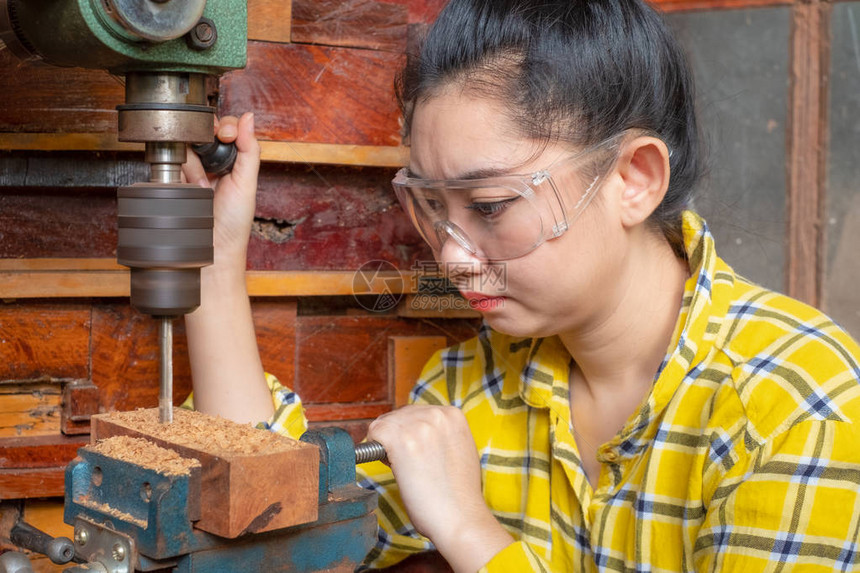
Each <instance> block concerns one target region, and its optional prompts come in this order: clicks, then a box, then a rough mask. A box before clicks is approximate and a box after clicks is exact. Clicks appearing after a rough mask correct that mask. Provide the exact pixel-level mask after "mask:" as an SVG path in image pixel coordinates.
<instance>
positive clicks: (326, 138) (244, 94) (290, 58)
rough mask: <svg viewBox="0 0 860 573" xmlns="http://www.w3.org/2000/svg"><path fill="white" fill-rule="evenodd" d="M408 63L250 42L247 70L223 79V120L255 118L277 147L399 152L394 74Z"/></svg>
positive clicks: (378, 55) (380, 55)
mask: <svg viewBox="0 0 860 573" xmlns="http://www.w3.org/2000/svg"><path fill="white" fill-rule="evenodd" d="M402 61H403V56H402V55H400V54H395V53H390V52H379V51H373V50H361V49H353V48H329V47H320V46H307V45H301V44H273V43H265V42H254V41H251V42H248V65H247V67H246V68H245V69H244V70H237V71H233V72H229V73H227V74H225V75H224V76H222V78H221V95H220V106H219V113H220V114H221V115H225V114H227V115H239V114H241V113H242V112H245V111H254V113H255V125H256V129H257V134H258V136H260V137H262V138H263V139H269V140H275V141H285V140H286V141H302V142H309V143H311V142H313V143H335V144H352V145H375V146H398V145H400V131H399V130H400V126H399V121H398V118H399V111H398V109H397V105H396V102H395V98H394V74H395V72H396V71H397V70H398V69H399V68H400V67H401V65H402Z"/></svg>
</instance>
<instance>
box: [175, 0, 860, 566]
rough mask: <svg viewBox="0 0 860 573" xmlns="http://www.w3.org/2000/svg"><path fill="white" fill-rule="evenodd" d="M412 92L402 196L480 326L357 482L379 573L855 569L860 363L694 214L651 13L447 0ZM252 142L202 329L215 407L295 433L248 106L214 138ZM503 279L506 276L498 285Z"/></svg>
mask: <svg viewBox="0 0 860 573" xmlns="http://www.w3.org/2000/svg"><path fill="white" fill-rule="evenodd" d="M400 95H401V99H402V104H403V112H404V118H405V120H406V126H405V132H406V136H407V140H408V143H409V144H410V146H411V155H410V164H409V168H408V169H407V170H404V171H402V172H400V173H399V174H398V176H397V178H396V179H395V181H394V186H395V190H396V192H397V194H398V197H399V198H400V200H401V203H402V204H403V206H404V209H405V210H406V211H407V213H409V215H410V216H411V217H412V220H413V222H414V223H415V225H416V227H417V228H418V230H419V231H420V232H421V233H422V235H423V236H424V238H425V239H426V240H427V241H428V242H429V243H430V245H431V247H432V248H433V250H434V253H435V256H436V258H437V260H438V262H439V263H440V265H441V266H442V268H445V269H448V271H449V275H450V276H449V279H450V280H451V281H452V282H453V283H454V284H456V285H457V286H458V287H459V288H460V290H461V292H462V293H463V295H464V296H465V297H466V298H467V299H469V300H471V301H473V302H474V304H475V306H476V307H478V308H479V309H481V311H482V313H483V315H484V319H485V324H484V327H483V328H482V329H481V332H480V334H479V335H478V336H477V337H476V338H474V339H472V340H469V341H466V342H464V343H462V344H460V345H457V346H455V347H452V348H449V349H446V350H445V351H442V352H440V353H438V354H437V355H436V356H435V357H434V358H433V359H432V360H431V361H430V362H429V363H428V365H427V366H426V368H425V370H424V373H423V374H422V376H421V380H420V381H419V383H418V385H417V386H416V388H415V389H414V391H413V395H412V398H413V402H414V403H413V405H410V406H408V407H406V408H402V409H400V410H397V411H395V412H392V413H390V414H386V415H384V416H382V417H380V418H379V419H377V420H376V421H375V422H374V423H373V424H371V426H370V429H369V435H368V438H369V439H375V440H378V441H380V442H381V443H382V444H383V445H384V446H385V448H386V451H387V453H388V462H389V465H388V466H385V465H383V464H381V463H377V464H373V465H368V466H365V468H364V473H363V477H364V479H363V482H362V483H363V485H365V486H366V487H371V488H374V489H376V490H377V491H379V492H380V494H381V498H380V509H379V511H378V516H379V522H380V535H379V542H378V544H377V547H376V548H375V549H374V550H373V551H372V552H371V554H370V555H369V556H368V560H367V563H368V565H369V566H371V567H379V566H387V565H391V564H393V563H396V562H397V561H399V560H400V559H402V558H403V557H405V556H407V555H408V554H409V553H411V552H414V551H421V550H425V549H428V548H432V547H433V546H435V548H436V549H438V550H439V551H440V552H441V553H442V555H443V556H444V557H445V558H446V559H447V560H448V562H449V563H450V564H451V565H452V566H453V567H454V569H455V570H457V571H475V570H478V569H480V568H482V567H485V568H486V569H487V570H489V571H523V570H558V571H566V570H583V571H591V570H608V571H616V570H618V571H620V570H652V569H653V570H665V571H688V570H696V571H706V570H721V571H722V570H726V571H735V570H736V571H758V570H780V569H786V568H793V567H796V566H799V565H803V566H805V568H807V569H810V570H817V569H820V570H822V571H831V570H848V569H851V568H852V567H855V568H856V567H860V547H858V545H857V540H858V535H860V503H858V489H860V448H858V444H860V432H858V430H856V429H855V428H856V425H855V424H852V422H854V421H857V420H858V419H860V386H858V374H860V367H858V360H857V357H858V355H860V349H858V347H857V345H856V344H855V343H854V342H853V341H852V340H851V338H850V337H849V336H848V335H847V334H846V333H844V332H843V331H842V330H840V329H839V328H838V327H837V326H836V325H834V324H833V323H832V321H830V319H828V318H827V317H826V316H824V315H822V314H821V313H819V312H818V311H816V310H814V309H812V308H809V307H807V306H805V305H803V304H801V303H799V302H797V301H794V300H791V299H789V298H787V297H784V296H781V295H779V294H776V293H773V292H770V291H768V290H766V289H763V288H761V287H758V286H756V285H753V284H751V283H749V282H747V281H745V280H744V279H742V278H741V277H739V276H737V275H736V274H735V273H734V272H733V271H732V269H731V267H729V266H728V265H726V264H725V263H724V262H723V261H722V260H720V259H719V258H718V257H717V255H716V253H715V250H714V244H713V239H712V237H711V235H710V233H709V232H708V230H707V226H706V225H705V223H704V221H702V219H701V218H699V217H698V216H697V215H695V214H694V213H693V212H691V211H688V210H687V208H688V205H689V197H690V193H691V191H692V189H693V187H694V185H695V183H696V181H697V179H698V178H699V176H700V173H701V165H702V161H701V157H700V152H699V144H698V133H697V125H696V118H695V113H694V109H693V90H692V82H691V80H690V74H689V71H688V69H687V65H686V63H685V61H684V58H683V55H682V53H681V51H680V50H679V48H678V46H677V44H676V42H675V40H674V39H673V38H672V36H671V34H670V33H669V32H668V31H667V29H666V26H665V25H664V23H663V22H662V20H661V19H660V18H659V16H658V15H657V14H655V13H654V12H653V11H652V10H651V9H650V8H649V7H647V6H646V5H645V4H644V3H643V2H640V1H638V0H582V1H576V2H571V1H569V0H568V1H562V0H558V1H546V0H543V1H541V0H519V1H515V0H453V1H452V2H451V3H450V4H449V5H448V6H447V7H446V8H445V9H444V10H443V12H442V14H441V15H440V17H439V19H438V21H437V22H436V24H435V25H434V26H433V28H432V29H431V30H430V32H429V34H428V37H427V38H426V41H425V43H424V45H423V48H422V50H421V53H420V54H419V55H418V57H417V58H415V59H414V60H413V62H412V66H411V67H410V68H409V69H408V70H407V71H406V73H405V74H404V75H403V82H402V86H401V91H400ZM235 133H238V137H237V139H236V142H237V144H238V146H239V149H240V151H241V152H242V153H241V154H240V158H239V159H240V160H239V162H237V165H236V167H235V169H234V171H233V173H232V174H231V175H229V176H227V177H226V178H225V179H224V180H222V181H221V182H220V183H219V188H218V198H217V201H218V206H217V207H216V209H217V212H216V219H217V220H218V229H217V231H216V233H217V234H216V263H215V265H214V266H213V267H212V268H210V269H205V270H204V280H205V285H204V290H203V292H204V302H203V305H202V307H201V309H200V310H199V311H197V312H196V313H194V314H193V315H191V316H189V319H188V334H189V348H190V351H191V357H192V368H193V371H194V380H195V386H194V388H195V395H196V402H197V403H196V405H197V407H198V409H201V410H203V411H206V412H208V413H215V414H221V415H225V416H228V417H231V418H233V419H237V420H242V421H257V420H261V419H271V420H272V421H271V422H270V423H271V424H273V425H274V427H275V429H281V430H283V429H284V427H285V426H288V425H290V422H284V420H285V419H288V416H289V415H293V416H296V414H295V408H293V409H291V408H282V407H280V406H282V402H281V401H279V398H278V397H279V396H284V395H285V394H284V393H283V392H280V393H279V390H278V386H277V384H276V383H275V382H274V381H272V380H269V384H268V387H267V385H266V384H264V383H263V380H264V374H263V370H262V366H261V365H260V363H259V358H258V357H257V353H256V349H255V347H254V342H253V328H252V326H251V323H250V313H249V310H248V303H247V297H246V296H245V294H244V290H243V289H244V284H243V282H242V280H243V276H242V275H243V272H242V271H243V270H244V249H245V246H246V244H247V239H246V237H247V234H248V230H249V227H250V218H251V216H252V212H253V189H254V184H255V177H256V168H257V155H256V143H255V141H254V138H253V126H252V119H251V118H249V117H247V116H246V117H243V118H242V119H240V120H239V122H238V124H236V123H235V122H234V121H233V120H225V121H224V123H223V124H222V126H221V129H220V131H219V137H220V138H221V139H225V140H231V139H233V137H234V136H235V135H234V134H235ZM187 174H188V176H189V177H193V178H194V179H195V180H196V179H199V178H200V177H202V172H200V170H199V167H197V166H196V165H194V166H189V168H188V169H187ZM228 203H232V205H230V206H229V207H228V206H227V205H228ZM227 217H230V218H232V220H225V219H226V218H227ZM499 266H504V270H505V273H504V276H505V278H506V280H505V283H504V284H503V285H500V284H498V283H497V282H496V283H492V282H491V281H484V280H481V279H482V277H485V276H489V274H490V273H494V272H495V271H496V270H498V269H497V267H499ZM493 276H498V275H497V274H493ZM483 284H494V286H493V287H484V288H483V289H482V288H479V287H476V285H483ZM213 300H217V301H218V306H216V305H213V304H212V301H213ZM224 301H229V302H228V303H227V304H226V305H225V304H224ZM223 328H229V329H231V331H234V332H241V333H243V338H242V342H241V344H240V346H239V348H236V347H235V346H234V345H233V343H231V344H230V348H229V349H228V348H225V347H224V346H223V345H224V344H225V343H224V338H220V340H219V339H218V338H219V337H218V335H217V334H215V333H217V332H218V331H219V330H218V329H223ZM249 372H251V373H252V374H253V379H254V380H257V381H258V383H257V384H256V385H255V386H254V387H253V388H244V387H243V388H236V387H234V386H233V385H232V384H231V381H232V380H239V379H248V373H249ZM272 396H275V400H274V402H275V403H276V406H278V407H279V413H278V414H275V415H273V412H274V406H273V400H272ZM299 425H301V424H299ZM389 466H390V467H389ZM431 543H432V545H431Z"/></svg>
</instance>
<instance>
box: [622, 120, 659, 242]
mask: <svg viewBox="0 0 860 573" xmlns="http://www.w3.org/2000/svg"><path fill="white" fill-rule="evenodd" d="M616 171H617V173H618V175H619V176H620V177H621V180H622V181H623V183H624V185H623V187H622V189H621V197H620V202H619V208H620V212H621V217H622V224H623V225H624V226H625V227H633V226H636V225H638V224H640V223H642V222H644V221H645V220H646V219H647V218H648V217H649V216H650V215H651V213H653V212H654V210H655V209H656V208H657V207H658V206H659V205H660V203H661V202H662V201H663V196H664V195H665V194H666V189H668V188H669V148H668V147H666V144H665V143H663V141H661V140H660V139H657V138H656V137H650V136H640V137H636V138H635V139H632V140H630V141H628V142H626V143H625V144H624V145H623V146H622V149H621V155H620V156H619V158H618V163H617V164H616Z"/></svg>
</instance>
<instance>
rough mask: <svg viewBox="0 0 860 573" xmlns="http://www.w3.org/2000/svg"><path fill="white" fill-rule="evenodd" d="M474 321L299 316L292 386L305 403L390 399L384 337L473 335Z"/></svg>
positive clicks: (383, 316) (454, 338)
mask: <svg viewBox="0 0 860 573" xmlns="http://www.w3.org/2000/svg"><path fill="white" fill-rule="evenodd" d="M474 325H475V323H474V322H472V321H468V320H450V321H440V323H439V324H436V323H429V322H428V323H425V322H418V321H415V320H408V319H401V318H397V317H393V316H386V315H360V316H303V317H299V323H298V330H297V343H298V348H297V353H298V354H297V355H298V367H297V381H296V391H297V392H298V394H299V395H300V396H301V397H302V401H304V402H305V404H327V403H355V402H358V403H361V402H388V403H391V404H393V402H394V397H393V393H392V392H393V389H391V388H390V387H389V383H388V366H387V361H388V358H387V357H388V337H390V336H409V335H415V336H417V335H422V334H428V335H430V334H432V335H436V336H439V335H444V336H448V337H449V340H450V341H451V342H452V343H453V342H454V341H455V340H463V339H465V338H469V337H471V336H474V334H475V326H474Z"/></svg>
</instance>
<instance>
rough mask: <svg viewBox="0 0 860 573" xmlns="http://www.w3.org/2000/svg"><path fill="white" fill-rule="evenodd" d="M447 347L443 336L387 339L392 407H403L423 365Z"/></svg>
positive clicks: (394, 337)
mask: <svg viewBox="0 0 860 573" xmlns="http://www.w3.org/2000/svg"><path fill="white" fill-rule="evenodd" d="M446 346H448V340H447V339H446V338H445V337H444V336H392V337H390V338H389V339H388V380H389V384H391V385H392V387H393V388H394V407H395V408H399V407H400V406H405V405H406V402H407V401H408V400H409V392H410V391H411V390H412V387H413V386H415V383H416V382H417V381H418V377H419V376H420V375H421V370H423V369H424V365H425V364H427V361H428V360H430V357H431V356H433V354H434V353H436V352H437V351H438V350H442V349H443V348H445V347H446Z"/></svg>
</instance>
